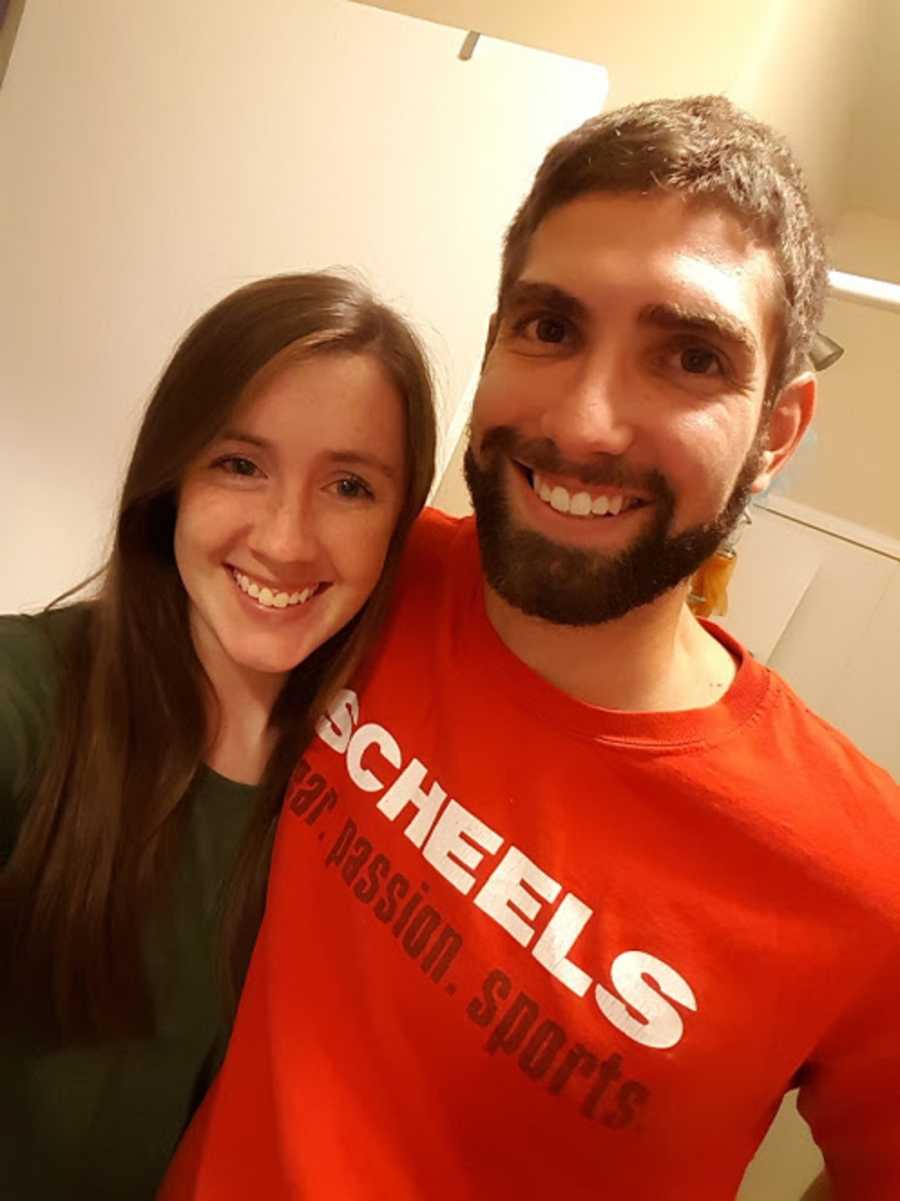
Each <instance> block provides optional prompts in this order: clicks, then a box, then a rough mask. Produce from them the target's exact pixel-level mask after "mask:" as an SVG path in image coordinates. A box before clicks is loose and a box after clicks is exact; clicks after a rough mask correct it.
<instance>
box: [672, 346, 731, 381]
mask: <svg viewBox="0 0 900 1201" xmlns="http://www.w3.org/2000/svg"><path fill="white" fill-rule="evenodd" d="M679 363H680V365H681V368H682V370H683V371H687V372H688V374H689V375H721V374H722V363H721V361H720V359H719V356H718V355H717V354H716V353H715V351H712V350H707V349H706V347H705V346H688V347H686V348H685V349H684V350H682V351H681V353H680V355H679Z"/></svg>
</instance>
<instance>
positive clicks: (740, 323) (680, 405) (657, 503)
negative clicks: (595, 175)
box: [466, 193, 777, 625]
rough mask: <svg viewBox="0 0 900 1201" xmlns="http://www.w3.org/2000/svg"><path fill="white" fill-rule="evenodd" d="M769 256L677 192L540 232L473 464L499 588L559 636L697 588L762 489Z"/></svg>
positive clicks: (629, 198)
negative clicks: (559, 630) (682, 586)
mask: <svg viewBox="0 0 900 1201" xmlns="http://www.w3.org/2000/svg"><path fill="white" fill-rule="evenodd" d="M775 280H776V273H775V267H774V263H773V259H772V256H771V254H770V252H769V251H768V249H766V248H765V247H764V246H761V245H760V244H759V243H757V242H755V241H754V240H753V239H752V238H751V237H750V235H748V234H747V232H746V231H745V230H744V229H743V227H742V226H741V225H740V223H739V222H738V221H737V219H736V218H735V217H733V216H732V215H731V214H729V213H728V212H725V211H722V210H719V209H716V208H714V207H712V206H706V205H705V206H699V205H696V204H695V205H688V204H686V202H685V201H684V199H683V198H682V197H681V196H679V195H677V194H663V193H659V194H655V195H651V196H649V197H648V196H640V195H636V194H627V193H626V194H592V195H588V196H584V197H580V198H578V199H577V200H574V201H571V202H570V203H568V204H566V205H564V206H562V207H560V208H558V209H555V210H554V211H552V212H551V213H550V214H549V215H548V217H547V218H546V219H545V220H544V221H543V222H542V223H541V225H540V226H539V227H538V229H537V230H536V232H535V234H534V236H533V238H532V241H531V245H530V247H529V253H528V257H527V260H526V262H525V266H524V268H523V271H522V274H521V276H520V278H519V280H518V281H517V282H516V284H514V285H513V286H512V287H511V289H510V291H509V294H508V295H507V296H506V298H505V302H504V304H503V307H502V310H501V312H500V313H499V314H498V320H497V328H496V336H495V338H494V341H493V344H492V345H491V348H490V351H489V354H488V356H487V359H486V362H485V367H484V372H483V374H482V378H481V382H480V385H479V388H478V393H477V395H476V398H475V405H474V412H473V418H472V432H471V440H470V444H469V449H468V452H467V455H466V478H467V481H468V483H469V488H470V491H471V493H472V499H473V503H474V506H475V512H476V517H477V522H478V532H479V538H480V541H481V548H482V558H483V561H484V566H485V573H486V576H487V579H488V582H489V584H490V585H491V587H493V588H494V589H495V590H496V591H497V592H498V593H499V594H500V595H501V596H503V597H504V599H506V600H507V601H508V602H509V603H511V604H512V605H514V606H515V607H516V608H519V609H521V610H523V611H524V612H526V613H530V614H534V615H537V616H540V617H543V618H545V619H547V620H549V621H553V622H556V623H559V624H565V625H591V624H598V623H600V622H603V621H608V620H611V619H614V618H617V617H621V616H623V615H624V614H625V613H627V612H628V611H629V610H631V609H633V608H635V607H636V606H638V605H643V604H647V603H648V602H649V601H652V600H655V599H656V598H657V597H658V596H660V595H662V594H663V593H664V592H666V591H668V590H669V589H671V588H673V587H674V586H675V585H676V584H678V583H679V582H681V581H682V580H684V579H686V578H687V577H689V576H690V575H691V574H693V572H694V571H695V570H696V568H697V567H699V565H700V564H701V563H702V562H703V560H704V559H706V558H708V556H709V555H710V554H711V553H712V552H713V550H715V548H716V546H717V545H718V544H719V543H720V542H721V540H722V538H723V537H724V536H725V534H726V533H727V532H728V531H729V530H730V529H731V527H732V526H733V525H734V522H735V521H736V519H737V517H738V516H739V514H740V512H741V510H742V509H743V507H744V505H745V503H746V501H747V499H748V497H749V495H750V494H751V492H753V491H757V490H759V488H760V487H761V486H762V484H761V461H762V453H763V443H764V436H765V429H764V428H763V423H762V422H761V414H762V406H763V396H764V392H765V386H766V375H767V369H768V365H769V364H770V363H771V359H772V354H773V351H774V348H775V343H776V339H777V323H776V311H777V310H776V300H775V296H776V284H775Z"/></svg>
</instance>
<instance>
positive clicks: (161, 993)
mask: <svg viewBox="0 0 900 1201" xmlns="http://www.w3.org/2000/svg"><path fill="white" fill-rule="evenodd" d="M87 612H88V610H87V607H86V606H84V605H73V606H70V607H68V608H63V609H59V610H55V611H53V612H50V613H46V614H41V615H39V616H37V617H0V865H2V864H3V863H5V862H6V860H7V859H8V858H9V856H10V854H11V853H12V850H13V848H14V846H15V841H16V836H17V832H18V828H19V825H20V822H21V818H22V814H23V812H24V809H25V807H26V806H27V804H28V799H29V798H28V793H29V791H30V787H31V781H33V778H34V771H35V766H36V765H39V764H40V762H41V759H42V755H43V752H44V749H45V748H46V746H47V744H48V740H49V739H50V737H51V736H52V731H53V724H54V711H55V703H56V692H57V686H58V680H59V665H58V661H57V657H56V654H55V651H54V645H58V644H59V643H60V642H61V641H64V640H66V639H74V638H79V637H84V636H85V631H86V619H87ZM255 792H256V790H255V789H254V788H252V787H250V786H248V785H245V784H237V783H234V782H233V781H231V780H226V779H224V778H223V777H222V776H219V775H217V774H216V773H215V772H213V771H212V770H210V769H209V768H205V767H204V768H202V769H201V770H200V772H199V774H198V776H197V778H196V780H195V782H194V784H193V785H192V787H191V790H190V793H189V794H188V796H187V797H186V804H187V805H188V814H187V820H186V825H185V835H186V836H185V839H184V845H183V847H182V848H180V852H179V859H178V864H177V868H176V872H175V877H174V880H173V902H174V913H173V915H172V916H173V920H172V921H171V922H167V923H161V927H162V926H163V925H164V932H162V929H161V930H159V931H155V932H153V933H150V934H149V935H148V938H147V955H146V958H147V973H148V983H149V986H150V989H151V992H152V995H153V996H154V998H155V1002H156V1011H157V1032H156V1034H155V1036H154V1037H152V1038H148V1039H146V1040H141V1041H137V1040H135V1041H130V1042H124V1041H119V1042H109V1043H107V1044H103V1045H99V1046H93V1047H90V1048H85V1047H71V1048H66V1049H63V1050H55V1051H52V1052H47V1051H41V1050H39V1049H36V1048H35V1046H34V1044H33V1042H31V1041H30V1040H29V1039H28V1038H27V1037H25V1036H24V1034H23V1033H22V1032H19V1031H16V1030H0V1199H2V1201H114V1199H115V1201H151V1198H153V1196H154V1194H155V1192H156V1189H157V1187H158V1185H159V1183H160V1181H161V1179H162V1176H163V1174H164V1172H165V1169H166V1165H167V1163H168V1161H169V1159H170V1157H171V1155H172V1153H173V1151H174V1149H175V1145H176V1143H177V1141H178V1138H179V1136H180V1134H181V1132H182V1130H183V1129H184V1127H185V1125H186V1123H187V1121H188V1120H189V1118H190V1116H191V1114H192V1112H193V1110H194V1109H195V1108H196V1106H197V1105H198V1104H199V1102H200V1100H201V1099H202V1097H203V1094H204V1092H205V1091H206V1088H207V1087H208V1085H209V1083H210V1080H211V1078H212V1076H213V1075H214V1073H215V1071H216V1069H217V1067H218V1064H219V1061H220V1058H221V1056H222V1054H223V1052H224V1046H225V1042H226V1040H227V1036H228V1032H227V1029H226V1028H225V1025H224V1022H223V1019H222V1014H221V1006H220V1003H219V992H218V989H217V984H216V972H215V966H214V961H215V939H216V929H217V919H218V913H219V902H220V892H221V888H222V884H223V881H224V880H225V879H226V878H227V876H228V874H229V871H230V868H231V866H232V863H233V861H234V857H235V855H236V852H237V847H238V844H239V842H240V839H241V836H242V834H243V832H244V829H245V825H246V822H247V819H248V817H249V815H250V812H251V809H252V806H253V802H254V797H255ZM154 929H155V927H154Z"/></svg>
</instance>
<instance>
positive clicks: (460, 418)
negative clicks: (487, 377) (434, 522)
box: [428, 368, 481, 504]
mask: <svg viewBox="0 0 900 1201" xmlns="http://www.w3.org/2000/svg"><path fill="white" fill-rule="evenodd" d="M480 379H481V369H480V368H479V369H478V370H477V371H473V372H472V375H471V377H470V379H469V382H468V384H466V390H465V391H464V392H463V394H462V396H461V397H460V401H459V404H458V405H457V406H456V408H455V409H454V410H453V414H452V416H451V418H450V420H449V421H448V423H447V428H446V430H444V436H443V437H442V438H441V439H440V442H439V446H438V452H437V456H436V460H437V461H436V462H435V466H434V483H433V484H432V485H431V492H430V493H429V494H428V503H429V504H432V503H433V501H434V497H435V494H436V493H437V490H438V488H440V486H441V484H442V483H443V482H444V476H445V475H446V474H447V468H448V467H449V466H450V460H451V459H452V458H453V453H454V451H455V450H456V447H457V445H458V443H459V440H460V438H461V437H462V436H463V431H464V430H465V428H466V423H467V421H468V420H469V414H470V413H471V412H472V402H473V401H474V399H475V393H476V392H477V391H478V381H479V380H480Z"/></svg>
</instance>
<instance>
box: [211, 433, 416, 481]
mask: <svg viewBox="0 0 900 1201" xmlns="http://www.w3.org/2000/svg"><path fill="white" fill-rule="evenodd" d="M217 441H219V442H246V443H247V444H248V445H249V446H259V447H261V448H262V449H263V450H271V451H274V450H276V449H277V448H276V447H275V444H274V443H273V442H270V441H269V440H268V439H267V438H261V437H260V436H259V435H258V434H251V433H249V432H248V431H246V430H239V429H226V430H223V431H222V433H221V434H219V437H218V438H217ZM322 457H323V458H324V459H325V460H326V461H327V462H329V463H337V464H340V465H341V466H347V467H372V468H374V469H375V470H376V471H379V472H381V474H382V475H384V476H387V478H388V479H390V480H393V479H396V478H397V469H396V467H393V466H391V464H390V463H386V462H385V461H384V459H380V458H379V457H378V455H373V454H371V453H370V452H369V451H364V450H351V449H348V450H340V449H338V450H328V451H325V452H324V454H323V456H322Z"/></svg>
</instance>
